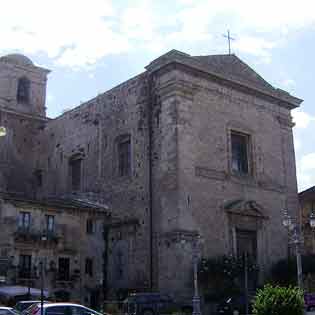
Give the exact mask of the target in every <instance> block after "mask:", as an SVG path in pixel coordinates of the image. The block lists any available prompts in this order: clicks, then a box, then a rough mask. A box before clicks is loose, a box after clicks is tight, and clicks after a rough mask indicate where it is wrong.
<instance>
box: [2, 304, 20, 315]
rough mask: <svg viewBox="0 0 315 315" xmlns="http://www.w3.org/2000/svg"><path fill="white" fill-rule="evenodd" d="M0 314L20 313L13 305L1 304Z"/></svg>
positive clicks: (13, 314)
mask: <svg viewBox="0 0 315 315" xmlns="http://www.w3.org/2000/svg"><path fill="white" fill-rule="evenodd" d="M0 315H19V313H18V312H17V311H16V310H15V309H13V308H12V307H5V306H0Z"/></svg>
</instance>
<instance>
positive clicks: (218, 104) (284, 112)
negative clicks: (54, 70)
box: [0, 50, 301, 295]
mask: <svg viewBox="0 0 315 315" xmlns="http://www.w3.org/2000/svg"><path fill="white" fill-rule="evenodd" d="M25 58H26V57H24V56H20V55H18V56H17V55H8V56H4V57H2V58H0V86H1V93H0V100H1V102H0V106H1V107H0V111H1V121H0V123H1V125H4V126H5V127H6V128H7V130H8V137H5V138H4V139H1V142H2V143H1V144H0V145H1V153H0V154H3V156H2V157H1V159H2V160H1V163H2V164H1V165H2V167H1V180H2V187H4V189H5V190H7V191H12V190H13V191H16V192H23V193H24V194H27V195H30V196H32V198H34V199H35V200H44V199H46V198H49V197H51V196H59V197H60V196H70V195H76V196H85V197H87V198H91V199H93V200H95V201H97V202H102V203H103V204H108V205H109V207H110V209H111V212H112V215H114V216H115V217H117V218H119V219H120V221H121V222H124V220H125V221H126V222H128V220H129V218H130V217H133V218H136V220H137V224H136V225H135V224H120V225H116V224H109V225H108V230H107V231H108V235H107V243H106V246H107V247H106V255H105V258H106V261H105V266H106V268H105V269H104V270H105V275H104V279H105V280H106V283H105V285H104V287H105V289H106V290H107V289H108V291H109V292H108V293H109V294H114V293H115V292H121V291H120V290H129V289H136V290H160V291H163V292H169V293H174V294H183V295H185V294H191V290H192V274H191V270H192V255H193V253H192V252H193V245H194V241H195V240H196V237H197V236H198V237H199V236H200V237H201V239H202V240H203V242H202V244H200V251H201V255H202V256H204V257H213V256H217V255H223V254H226V255H229V254H231V255H241V254H242V253H244V252H247V253H249V254H250V255H251V256H252V257H254V258H255V259H256V261H257V262H258V264H259V266H260V278H261V279H263V278H264V275H266V274H267V273H268V270H269V268H270V266H271V264H272V263H273V262H275V261H276V260H278V259H280V258H283V257H285V256H286V255H287V233H286V231H285V230H284V229H283V228H282V225H281V221H282V209H284V208H288V209H289V211H290V213H291V214H292V215H293V216H296V215H297V209H298V198H297V184H296V174H295V159H294V147H293V136H292V127H293V123H292V118H291V115H290V111H291V110H292V109H294V108H296V107H298V106H299V104H300V103H301V100H300V99H298V98H296V97H293V96H291V95H290V94H289V93H287V92H285V91H282V90H280V89H276V88H274V87H273V86H271V85H270V84H269V83H267V82H266V81H265V80H264V79H262V78H261V77H260V76H259V75H258V74H257V73H255V71H253V70H252V69H251V68H250V67H249V66H248V65H246V64H245V63H244V62H242V61H241V60H240V59H239V58H238V57H236V56H235V55H218V56H190V55H187V54H185V53H182V52H179V51H175V50H173V51H170V52H169V53H167V54H165V55H163V56H161V57H159V58H157V59H156V60H154V61H152V62H151V63H150V64H149V65H148V66H147V67H146V70H145V71H144V72H143V73H141V74H140V75H138V76H136V77H134V78H132V79H130V80H128V81H126V82H124V83H122V84H120V85H119V86H117V87H115V88H113V89H111V90H109V91H107V92H105V93H103V94H101V95H98V96H97V97H95V98H94V99H91V100H90V101H88V102H86V103H84V104H82V105H80V106H78V107H77V108H74V109H73V110H70V111H68V112H66V113H64V114H62V115H61V116H59V117H57V118H55V119H48V118H47V117H45V107H44V106H45V105H44V95H45V83H46V76H47V74H48V71H47V70H45V69H42V68H38V67H36V66H34V65H33V63H32V62H31V61H30V60H28V59H25ZM28 74H29V75H28ZM22 79H23V80H24V81H25V82H29V83H23V81H21V80H22ZM20 85H21V86H22V87H20ZM20 103H21V104H20ZM26 135H30V136H28V137H27V136H26ZM2 149H3V150H2ZM5 163H7V165H9V166H11V168H6V167H5ZM15 163H16V165H17V166H18V167H20V168H21V170H19V171H18V174H15V172H17V168H16V167H15ZM13 166H14V167H13ZM17 175H18V176H17Z"/></svg>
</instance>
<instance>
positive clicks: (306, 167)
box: [300, 153, 315, 171]
mask: <svg viewBox="0 0 315 315" xmlns="http://www.w3.org/2000/svg"><path fill="white" fill-rule="evenodd" d="M300 168H301V170H302V171H310V170H315V153H309V154H306V155H304V156H302V158H301V161H300Z"/></svg>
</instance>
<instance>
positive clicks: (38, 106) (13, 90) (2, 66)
mask: <svg viewBox="0 0 315 315" xmlns="http://www.w3.org/2000/svg"><path fill="white" fill-rule="evenodd" d="M49 72H50V70H48V69H45V68H42V67H38V66H36V65H34V63H33V62H32V61H31V60H30V59H29V58H28V57H26V56H24V55H21V54H10V55H6V56H2V57H0V106H1V107H5V108H7V109H10V110H13V111H14V112H17V113H25V114H31V115H38V116H46V107H45V101H46V83H47V75H48V73H49Z"/></svg>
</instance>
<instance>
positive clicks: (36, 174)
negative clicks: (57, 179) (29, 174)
mask: <svg viewBox="0 0 315 315" xmlns="http://www.w3.org/2000/svg"><path fill="white" fill-rule="evenodd" d="M34 177H35V182H36V186H37V187H42V186H43V171H42V170H36V171H35V172H34Z"/></svg>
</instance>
